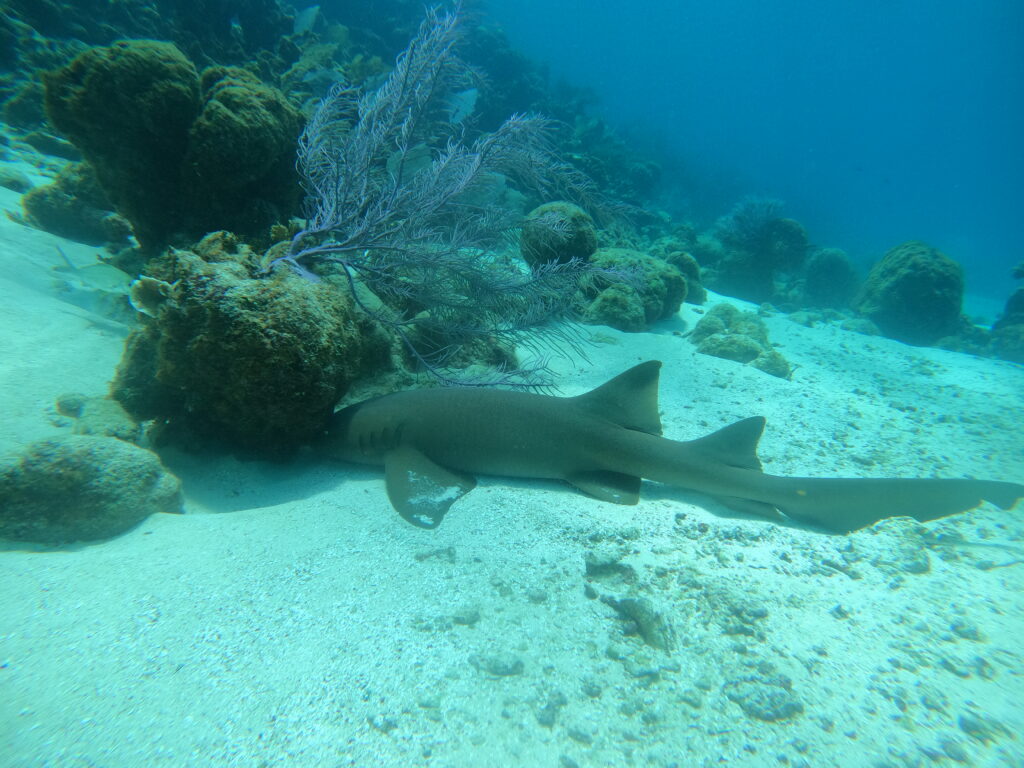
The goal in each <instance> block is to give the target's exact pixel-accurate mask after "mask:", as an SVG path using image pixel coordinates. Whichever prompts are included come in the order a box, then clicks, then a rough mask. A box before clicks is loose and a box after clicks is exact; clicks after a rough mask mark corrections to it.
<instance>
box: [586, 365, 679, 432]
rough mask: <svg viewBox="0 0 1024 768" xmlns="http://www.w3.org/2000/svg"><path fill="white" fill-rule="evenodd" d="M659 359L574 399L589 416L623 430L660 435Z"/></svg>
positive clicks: (625, 372)
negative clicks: (595, 416) (598, 418)
mask: <svg viewBox="0 0 1024 768" xmlns="http://www.w3.org/2000/svg"><path fill="white" fill-rule="evenodd" d="M660 371H661V361H660V360H648V361H647V362H646V363H640V365H635V366H633V367H632V368H630V369H629V370H628V371H624V372H623V373H620V374H619V375H618V376H616V377H615V378H614V379H609V380H608V381H606V382H605V383H604V384H602V385H601V386H599V387H597V388H596V389H592V390H590V391H589V392H587V393H586V394H584V395H580V396H579V397H576V398H573V399H574V400H575V401H576V402H577V404H578V405H580V406H581V407H583V408H586V409H587V410H588V411H590V412H591V413H593V414H595V415H597V416H600V417H602V418H605V419H608V421H610V422H612V423H613V424H618V425H619V426H620V427H625V428H626V429H633V430H636V431H638V432H647V433H648V434H651V435H660V434H661V416H659V414H658V374H659V373H660Z"/></svg>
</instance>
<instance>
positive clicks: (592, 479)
mask: <svg viewBox="0 0 1024 768" xmlns="http://www.w3.org/2000/svg"><path fill="white" fill-rule="evenodd" d="M565 479H566V481H568V482H570V483H572V484H573V485H575V486H576V487H577V488H579V489H580V490H581V491H583V492H584V493H585V494H587V495H588V496H593V497H594V498H595V499H600V500H601V501H610V502H611V503H612V504H636V503H637V502H638V501H640V478H639V477H634V476H633V475H624V474H622V473H621V472H603V471H594V472H578V473H576V474H575V475H572V476H570V477H567V478H565Z"/></svg>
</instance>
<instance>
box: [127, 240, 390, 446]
mask: <svg viewBox="0 0 1024 768" xmlns="http://www.w3.org/2000/svg"><path fill="white" fill-rule="evenodd" d="M263 267H264V260H263V259H261V258H260V257H259V256H258V255H257V254H255V253H253V252H252V250H251V249H250V248H248V247H247V246H245V245H242V244H240V243H239V242H238V240H237V239H236V238H234V237H233V236H231V235H229V234H227V233H223V232H220V233H213V234H211V235H208V236H207V237H206V238H204V239H203V240H202V241H201V242H200V243H199V244H197V245H196V246H195V248H194V251H182V250H175V249H171V250H168V251H167V252H166V253H165V254H164V255H162V256H160V257H158V258H157V259H154V260H153V261H151V262H150V264H149V265H148V266H147V276H148V277H150V278H152V279H155V280H161V281H163V282H165V283H166V284H167V286H168V290H167V291H165V292H164V298H163V301H162V303H160V304H159V306H153V308H152V309H151V311H152V312H153V314H154V316H153V317H146V318H145V323H144V325H143V327H142V328H141V329H139V330H136V331H133V332H132V334H131V335H130V336H129V337H128V340H127V342H126V345H125V353H124V356H123V358H122V360H121V363H120V365H119V367H118V371H117V376H116V378H115V380H114V383H113V385H112V388H111V391H112V394H113V396H114V397H115V398H116V399H117V400H118V401H119V402H120V403H121V404H122V405H123V406H124V408H125V409H126V410H127V411H128V412H129V413H130V414H131V415H132V416H133V417H134V418H137V419H140V420H146V419H160V420H162V421H165V422H167V424H168V426H169V427H170V428H171V429H173V430H181V431H182V432H183V433H185V434H192V435H196V436H199V437H201V438H205V439H208V440H224V441H225V442H226V443H228V444H230V445H232V446H236V447H239V448H242V449H248V450H251V451H254V452H258V453H263V454H269V455H273V454H286V453H288V452H289V451H290V450H292V449H294V448H295V447H296V446H298V445H300V444H302V443H304V442H307V441H309V440H310V439H312V438H313V437H315V436H316V435H317V434H318V433H319V431H320V430H321V429H322V427H323V425H324V423H325V422H326V420H327V418H328V416H330V414H331V412H332V411H333V408H334V406H335V404H336V403H337V402H338V401H339V400H340V399H341V397H342V395H344V394H345V392H346V391H347V389H348V388H349V386H350V385H351V384H352V383H353V382H354V381H355V380H357V379H359V378H362V377H366V376H367V375H368V374H369V373H370V372H373V371H377V370H382V369H384V368H387V367H389V364H390V362H389V361H390V353H391V345H390V343H389V341H388V340H387V339H386V338H385V337H384V336H383V335H382V334H380V333H379V332H375V330H374V329H373V327H372V324H371V323H370V321H369V319H368V318H367V317H366V316H365V315H364V314H363V313H360V312H359V311H357V309H356V308H355V306H354V301H353V298H352V296H351V294H350V293H349V291H348V290H347V288H346V287H345V286H343V285H341V284H340V283H341V281H342V278H325V279H323V280H321V281H316V282H314V281H311V280H307V279H305V278H303V277H301V276H299V275H297V274H295V273H293V272H291V271H290V270H279V271H277V272H275V273H273V274H270V275H265V274H264V272H263Z"/></svg>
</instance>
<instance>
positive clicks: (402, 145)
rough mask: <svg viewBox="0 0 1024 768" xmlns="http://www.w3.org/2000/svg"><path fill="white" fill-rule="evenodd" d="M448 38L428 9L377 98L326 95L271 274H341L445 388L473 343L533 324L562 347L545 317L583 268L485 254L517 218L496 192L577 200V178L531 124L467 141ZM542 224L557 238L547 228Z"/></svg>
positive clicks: (521, 334)
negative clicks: (459, 355)
mask: <svg viewBox="0 0 1024 768" xmlns="http://www.w3.org/2000/svg"><path fill="white" fill-rule="evenodd" d="M457 40H458V15H457V12H456V13H451V14H442V13H440V12H439V11H438V10H436V9H432V10H428V12H427V16H426V19H425V20H424V21H423V23H422V25H421V26H420V28H419V32H418V33H417V35H416V37H415V38H414V39H413V40H412V42H411V43H410V44H409V47H408V48H407V49H406V50H405V51H404V52H403V53H401V54H400V55H399V57H398V59H397V61H396V64H395V68H394V71H393V72H392V73H391V75H390V77H389V78H388V79H387V81H386V82H385V83H384V84H383V85H382V86H381V87H380V88H379V89H378V90H376V91H374V92H368V93H362V92H360V91H359V90H358V89H356V88H353V87H350V86H348V85H346V84H338V85H336V86H335V87H333V88H332V89H331V91H330V92H329V94H328V95H327V97H326V98H325V99H324V100H323V101H322V102H321V103H320V105H319V107H318V108H317V110H316V112H315V114H314V115H313V116H312V118H311V119H310V121H309V123H308V125H307V126H306V128H305V130H304V132H303V134H302V137H301V139H300V142H299V156H298V168H299V171H300V174H301V176H302V178H303V184H304V186H305V189H306V192H307V194H308V200H307V205H308V209H307V211H306V215H307V222H306V225H305V227H304V229H302V231H300V232H298V233H297V234H296V235H295V237H294V238H293V239H292V241H291V243H290V246H289V247H288V249H287V251H286V252H285V253H284V254H283V255H279V256H278V257H277V258H276V259H274V260H273V261H272V263H271V265H270V268H274V267H278V266H282V265H290V266H291V267H292V268H293V269H296V270H298V271H300V272H302V273H303V274H306V275H307V276H310V277H313V278H315V277H316V275H317V273H318V272H319V273H321V274H322V273H323V272H324V270H325V269H326V270H329V271H333V270H340V272H341V273H342V274H343V275H344V277H345V278H346V279H347V281H348V284H349V287H350V289H351V292H352V295H353V297H354V298H355V301H356V303H357V304H358V305H359V306H360V308H361V309H362V310H363V311H365V312H367V313H369V314H370V315H371V316H373V317H374V318H376V319H377V320H378V321H379V322H381V323H382V324H384V325H385V326H387V327H388V328H390V329H391V330H393V331H394V332H395V333H396V334H397V335H398V336H399V337H400V338H401V339H402V341H403V342H405V344H406V346H407V347H408V349H409V350H410V352H411V353H412V355H413V356H414V357H415V358H416V359H418V360H419V361H420V362H421V363H422V364H423V365H424V367H425V368H426V369H427V370H428V371H430V372H431V373H433V374H435V375H436V376H438V377H439V378H441V379H442V380H452V374H450V372H446V371H445V363H446V361H447V360H449V359H450V357H451V355H452V354H454V353H455V352H457V351H458V350H459V349H460V348H461V347H463V346H465V345H466V344H468V343H470V342H473V341H475V340H479V339H481V338H489V339H492V340H495V341H497V342H499V343H500V342H519V343H523V342H524V341H526V342H529V341H530V340H531V339H533V340H536V339H538V338H541V339H543V338H545V337H544V336H543V335H542V336H539V337H538V336H536V335H535V334H534V333H532V332H531V333H530V334H527V333H526V331H527V330H528V329H530V330H531V331H532V329H536V328H538V327H541V326H544V327H545V328H546V333H547V339H548V340H551V341H554V342H555V343H556V344H557V342H558V341H567V342H569V343H572V342H573V336H572V333H571V331H568V330H566V329H567V327H568V326H564V325H559V324H555V323H553V322H551V321H554V320H557V319H558V318H560V317H562V316H564V315H565V314H566V312H567V311H568V310H569V308H570V307H571V303H572V297H573V296H574V295H575V291H576V288H577V287H578V285H579V284H580V283H581V281H585V280H586V279H587V277H588V276H589V275H590V274H592V272H593V271H594V268H593V267H592V266H591V265H589V264H588V263H587V262H585V261H583V260H580V259H574V260H571V261H569V262H567V263H562V264H555V263H552V264H543V265H539V266H536V267H535V268H534V269H533V270H530V269H527V268H526V267H525V265H521V264H520V263H518V262H516V261H514V260H501V259H499V258H497V257H496V256H495V254H496V253H498V252H500V251H501V250H502V249H503V248H505V247H506V246H507V245H508V243H509V240H510V238H511V237H513V235H514V233H515V231H516V228H517V226H518V225H519V223H520V221H521V218H522V217H521V214H520V212H519V210H518V209H517V208H516V207H513V206H509V205H506V204H504V203H505V201H504V199H503V194H504V193H505V192H506V191H507V186H506V185H508V186H511V187H514V188H516V189H519V190H525V191H530V192H532V193H533V194H535V195H537V196H538V197H541V198H544V197H547V198H549V199H550V198H551V197H554V196H557V197H561V198H565V197H570V198H576V199H579V198H580V197H581V195H582V193H583V192H584V191H585V189H586V181H585V179H583V177H581V176H580V175H579V174H578V173H577V172H574V171H573V170H572V169H571V168H570V167H569V166H568V165H566V164H564V163H562V162H561V161H559V160H558V159H557V158H556V156H555V155H554V154H553V152H552V151H551V149H550V146H549V134H550V131H551V128H552V126H551V124H550V123H549V121H547V120H545V119H544V118H541V117H539V116H534V115H513V116H512V117H510V118H509V119H508V120H506V121H505V122H504V123H503V124H502V125H501V126H500V127H499V128H498V129H497V130H496V131H494V132H493V133H490V134H485V135H482V136H480V137H478V138H476V139H475V140H473V141H468V140H467V139H466V134H467V132H468V129H467V126H466V125H465V121H464V119H463V118H464V116H458V115H456V114H454V112H455V110H454V109H453V96H454V95H456V94H458V93H462V92H464V91H465V90H466V89H468V88H471V87H472V85H473V82H474V73H473V72H472V71H471V70H470V69H469V68H468V67H467V66H466V65H465V64H464V63H463V62H462V61H461V60H460V59H459V58H458V57H457V56H456V54H455V51H454V48H455V45H456V42H457ZM548 224H549V225H550V227H551V229H552V232H553V233H554V234H555V235H556V236H557V235H558V234H559V223H558V221H557V220H556V219H555V218H551V220H550V221H549V222H548ZM534 225H536V222H534ZM366 289H369V291H368V292H367V290H366ZM501 378H505V379H507V377H501ZM461 383H467V382H465V381H463V382H461ZM473 383H476V382H473ZM487 383H493V382H487Z"/></svg>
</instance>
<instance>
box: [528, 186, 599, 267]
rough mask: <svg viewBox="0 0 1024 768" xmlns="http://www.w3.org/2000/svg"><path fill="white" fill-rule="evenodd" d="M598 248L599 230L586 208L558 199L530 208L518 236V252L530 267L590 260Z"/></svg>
mask: <svg viewBox="0 0 1024 768" xmlns="http://www.w3.org/2000/svg"><path fill="white" fill-rule="evenodd" d="M596 250H597V230H596V229H594V221H593V219H591V218H590V216H589V215H588V214H587V212H586V211H584V210H583V209H582V208H580V207H579V206H578V205H574V204H573V203H567V202H565V201H564V200H558V201H555V202H551V203H544V204H543V205H539V206H537V207H536V208H534V209H533V210H532V211H530V212H529V213H528V214H527V216H526V219H525V220H524V221H523V225H522V228H521V230H520V235H519V251H520V253H521V254H522V256H523V259H524V260H525V261H526V263H527V264H529V265H530V267H538V266H540V265H541V264H547V263H549V262H556V263H558V264H565V263H567V262H570V261H572V260H573V259H579V260H583V259H588V258H590V256H591V255H593V253H594V251H596Z"/></svg>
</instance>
